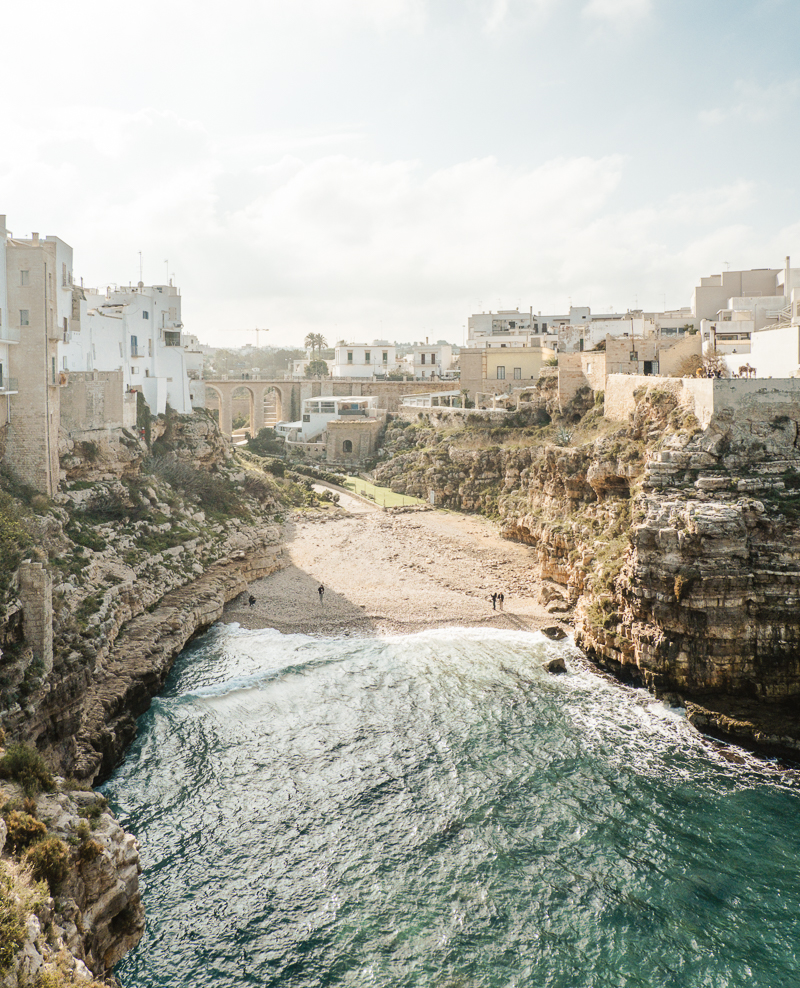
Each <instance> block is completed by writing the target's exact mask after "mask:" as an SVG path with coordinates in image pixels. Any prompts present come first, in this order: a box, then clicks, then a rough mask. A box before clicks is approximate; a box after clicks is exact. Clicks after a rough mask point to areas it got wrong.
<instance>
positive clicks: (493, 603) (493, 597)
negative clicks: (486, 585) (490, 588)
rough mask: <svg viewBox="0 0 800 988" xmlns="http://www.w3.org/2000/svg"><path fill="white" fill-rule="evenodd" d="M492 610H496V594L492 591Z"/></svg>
mask: <svg viewBox="0 0 800 988" xmlns="http://www.w3.org/2000/svg"><path fill="white" fill-rule="evenodd" d="M492 610H493V611H496V610H497V594H496V593H493V594H492Z"/></svg>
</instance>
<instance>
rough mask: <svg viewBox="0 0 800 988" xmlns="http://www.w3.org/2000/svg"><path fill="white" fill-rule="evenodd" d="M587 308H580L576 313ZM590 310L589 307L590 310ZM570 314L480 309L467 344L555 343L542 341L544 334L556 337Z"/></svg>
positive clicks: (469, 325) (469, 326) (471, 320)
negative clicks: (484, 310)
mask: <svg viewBox="0 0 800 988" xmlns="http://www.w3.org/2000/svg"><path fill="white" fill-rule="evenodd" d="M582 311H584V310H582V309H576V310H575V312H576V313H580V312H582ZM587 311H588V310H587ZM569 318H570V317H569V316H548V315H545V316H543V315H542V313H541V312H539V313H534V311H533V309H530V310H529V311H528V312H520V311H519V309H500V310H499V311H497V312H478V313H474V314H473V315H471V316H470V317H469V318H468V319H467V346H468V347H479V348H480V347H485V346H499V345H501V344H505V345H506V346H540V345H542V346H552V342H550V343H547V342H545V343H542V342H541V340H542V337H547V336H554V335H555V334H556V333H557V332H558V324H559V322H562V323H563V322H569Z"/></svg>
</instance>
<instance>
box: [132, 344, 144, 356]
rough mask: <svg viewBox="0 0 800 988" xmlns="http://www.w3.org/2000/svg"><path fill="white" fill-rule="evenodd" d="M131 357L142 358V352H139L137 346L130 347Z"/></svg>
mask: <svg viewBox="0 0 800 988" xmlns="http://www.w3.org/2000/svg"><path fill="white" fill-rule="evenodd" d="M131 356H132V357H143V356H144V351H143V350H140V349H139V347H138V346H132V347H131Z"/></svg>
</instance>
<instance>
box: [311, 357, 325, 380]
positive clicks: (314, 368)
mask: <svg viewBox="0 0 800 988" xmlns="http://www.w3.org/2000/svg"><path fill="white" fill-rule="evenodd" d="M327 376H328V365H327V364H326V363H325V361H324V360H309V362H308V364H307V366H306V377H327Z"/></svg>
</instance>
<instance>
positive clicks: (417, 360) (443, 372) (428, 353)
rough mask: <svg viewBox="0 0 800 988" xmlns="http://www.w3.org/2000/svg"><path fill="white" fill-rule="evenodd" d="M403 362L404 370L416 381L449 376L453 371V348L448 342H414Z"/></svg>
mask: <svg viewBox="0 0 800 988" xmlns="http://www.w3.org/2000/svg"><path fill="white" fill-rule="evenodd" d="M403 363H404V364H405V368H404V372H405V373H407V374H409V375H410V376H411V377H413V378H414V379H415V380H417V381H424V380H425V379H426V378H442V377H449V376H450V375H451V373H452V372H453V348H452V346H450V344H441V343H433V344H428V343H425V344H422V343H415V344H414V345H413V347H412V348H411V352H410V353H408V354H406V356H405V357H404V358H403Z"/></svg>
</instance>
